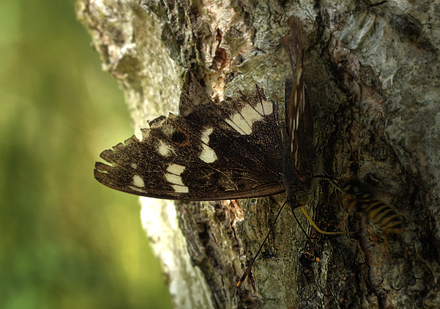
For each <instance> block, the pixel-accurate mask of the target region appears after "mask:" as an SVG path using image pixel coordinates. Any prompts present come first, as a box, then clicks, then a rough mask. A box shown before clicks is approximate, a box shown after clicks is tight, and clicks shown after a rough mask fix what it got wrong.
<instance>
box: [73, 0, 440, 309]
mask: <svg viewBox="0 0 440 309" xmlns="http://www.w3.org/2000/svg"><path fill="white" fill-rule="evenodd" d="M77 12H78V16H79V18H80V20H81V21H82V23H83V24H84V26H85V27H86V28H87V29H88V31H89V32H90V34H91V36H92V38H93V46H94V47H95V48H96V50H97V51H98V53H99V54H100V56H101V58H102V62H103V68H104V70H106V71H108V72H110V73H111V74H112V75H113V76H114V77H115V78H116V79H117V80H118V81H119V83H120V85H121V87H122V89H123V91H124V92H125V95H126V100H127V103H128V105H129V108H130V111H131V112H132V118H133V122H134V126H135V129H136V130H138V129H140V128H142V127H145V126H146V125H147V122H146V121H147V120H152V119H154V118H155V117H157V116H159V115H166V114H167V112H168V111H174V112H175V111H176V110H177V107H178V102H179V96H180V89H181V87H182V82H183V78H182V73H183V72H184V71H186V70H191V72H192V73H193V74H194V75H195V76H196V78H197V79H198V80H199V81H200V83H201V84H202V86H203V87H205V89H206V91H207V93H208V94H209V95H211V96H212V97H213V99H214V100H216V101H218V102H221V99H222V98H223V97H228V96H237V95H239V92H240V91H241V92H244V93H252V92H254V91H255V84H258V85H259V86H260V87H261V88H263V89H264V93H265V95H266V97H267V98H268V99H269V100H270V101H272V102H279V103H280V104H283V100H284V81H285V80H286V78H289V77H291V76H292V72H291V69H290V65H289V60H288V57H287V55H286V53H285V52H284V50H283V49H282V48H281V47H280V44H279V40H280V38H281V37H283V36H285V35H286V34H287V33H288V32H289V28H288V22H287V20H288V17H290V16H292V15H295V16H297V17H298V18H299V19H301V21H302V22H303V24H304V30H305V33H306V35H307V41H308V46H309V49H308V51H307V53H306V55H305V65H304V74H305V82H306V86H307V90H308V94H309V96H310V99H311V104H312V109H313V111H314V117H315V132H317V133H316V134H315V135H316V136H315V144H316V147H317V152H318V153H319V154H321V156H322V158H323V164H324V165H323V166H324V170H325V171H326V172H327V173H329V174H331V175H333V176H334V177H336V178H338V179H342V180H348V179H349V178H350V177H352V176H357V177H359V178H360V179H362V180H363V181H365V182H367V183H369V184H371V185H373V186H374V187H376V188H377V189H378V191H380V192H385V193H382V194H381V195H382V198H383V199H384V200H386V201H387V202H388V203H389V204H390V205H392V207H393V208H394V209H396V210H397V211H398V212H399V213H400V214H401V215H402V216H403V217H404V222H405V231H404V232H403V234H401V235H392V234H390V235H388V237H387V238H386V240H387V244H385V243H384V240H385V238H384V237H383V236H382V234H381V232H380V231H379V230H377V229H376V228H375V227H374V226H373V225H371V224H369V223H368V221H367V220H366V218H364V216H363V215H362V214H359V213H354V214H352V215H351V216H350V219H349V220H348V223H347V224H346V225H345V226H344V227H343V228H344V229H345V230H347V231H355V233H354V234H350V235H342V236H337V237H336V236H325V235H321V234H318V233H317V232H316V231H314V230H313V229H312V228H310V224H309V223H308V222H307V221H306V220H305V219H304V218H303V217H302V216H301V215H300V214H299V212H298V214H297V216H298V217H299V220H300V222H301V225H302V226H303V227H305V228H306V230H307V232H308V235H309V239H306V238H305V236H304V234H303V233H302V231H301V229H300V228H299V226H298V224H297V223H296V222H295V220H294V218H293V216H292V213H291V212H289V211H287V210H285V211H284V212H283V214H282V216H281V218H280V219H279V220H278V223H277V225H276V228H275V230H274V231H273V232H272V233H271V235H270V236H269V239H268V242H267V243H266V244H265V246H264V249H263V254H261V256H260V258H259V259H258V260H257V262H256V264H255V265H254V267H253V269H252V274H251V276H250V277H249V278H248V279H247V281H246V282H245V283H244V285H243V286H242V287H241V288H236V287H235V284H236V282H237V280H238V279H239V277H240V276H241V274H242V272H243V271H244V269H245V268H246V267H247V266H248V263H249V261H250V259H251V258H252V256H253V255H254V254H255V253H256V251H257V249H258V246H259V244H260V242H261V241H262V240H263V238H264V236H265V234H266V233H267V232H268V229H269V227H270V225H271V223H272V222H273V220H274V218H275V216H276V212H277V210H278V209H279V205H280V204H281V203H282V202H283V199H284V198H285V196H283V195H282V194H281V195H279V196H275V197H268V198H260V199H250V200H242V201H239V204H236V203H235V202H233V201H224V202H212V203H199V202H194V203H183V202H176V203H175V206H174V204H170V203H166V202H163V205H160V206H158V205H157V203H158V202H157V201H155V200H151V199H146V198H145V199H142V205H143V210H142V220H143V222H144V226H145V228H146V232H147V235H148V237H149V238H150V240H151V244H152V246H153V248H154V250H155V252H156V254H157V256H158V257H159V259H160V260H161V261H162V264H163V269H164V272H165V274H166V277H167V280H168V282H169V285H170V292H171V294H172V296H173V299H174V303H175V306H176V307H178V308H196V307H200V308H210V307H214V308H260V307H264V308H291V307H299V308H338V307H350V308H363V307H368V308H373V307H378V308H392V307H396V308H413V307H426V308H434V307H438V306H439V305H440V289H439V282H438V279H439V272H440V268H439V246H440V242H439V240H440V230H439V220H440V211H439V209H440V208H439V198H440V188H439V184H440V168H439V167H440V166H439V163H438V162H439V161H440V160H439V159H440V152H439V149H440V139H439V137H438V136H439V132H440V116H439V115H440V113H439V109H440V105H439V103H438V100H439V97H440V88H439V76H440V74H439V73H440V71H439V57H438V51H439V47H440V42H439V38H440V36H439V25H440V13H439V12H440V5H439V4H437V3H435V2H433V1H429V0H421V1H413V2H404V1H401V2H399V1H396V2H393V1H381V2H379V1H348V0H347V1H321V2H314V1H307V0H306V1H300V3H298V2H290V1H280V0H278V1H271V0H263V1H251V0H249V1H231V2H229V1H212V2H211V1H197V0H195V1H181V0H169V1H153V0H150V1H147V0H144V1H140V2H139V3H135V2H131V1H122V0H121V1H114V0H103V1H90V0H79V1H78V3H77ZM109 125H111V124H109ZM127 138H128V137H127ZM109 146H110V145H109ZM307 209H308V211H309V213H312V214H313V218H314V220H315V222H316V223H317V224H318V225H319V226H320V227H321V228H323V229H327V230H335V229H336V226H337V225H338V223H339V222H340V221H341V220H342V218H343V217H344V216H345V214H346V210H345V209H344V208H343V206H342V203H341V196H340V194H339V193H338V191H337V190H336V189H335V188H334V187H333V186H332V185H330V184H329V183H328V182H327V181H321V183H320V186H319V187H318V188H317V189H316V190H315V191H314V193H313V198H311V201H310V202H309V205H308V206H307ZM386 248H387V250H388V252H389V257H388V256H387V254H386ZM315 256H319V257H320V261H319V262H316V260H315V259H314V257H315Z"/></svg>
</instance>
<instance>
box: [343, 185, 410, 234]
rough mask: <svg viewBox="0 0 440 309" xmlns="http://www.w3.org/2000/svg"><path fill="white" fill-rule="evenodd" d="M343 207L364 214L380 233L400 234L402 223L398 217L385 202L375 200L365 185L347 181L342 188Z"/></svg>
mask: <svg viewBox="0 0 440 309" xmlns="http://www.w3.org/2000/svg"><path fill="white" fill-rule="evenodd" d="M342 191H343V192H344V199H343V202H344V205H345V207H346V208H347V209H349V210H353V209H356V210H357V211H359V212H362V213H365V214H366V215H367V216H368V218H369V219H370V221H371V222H372V223H374V224H375V225H376V226H377V227H379V228H380V229H381V230H382V231H384V232H388V233H398V234H400V233H402V232H403V221H402V218H401V217H400V215H399V214H398V213H397V212H396V211H395V210H394V209H392V208H391V206H389V205H388V204H386V203H385V202H383V201H381V200H379V199H377V198H376V197H375V195H374V193H373V191H371V190H370V189H369V188H368V187H367V186H366V185H364V184H363V183H361V182H360V181H357V180H352V181H349V182H348V183H347V184H346V185H345V186H344V187H343V188H342Z"/></svg>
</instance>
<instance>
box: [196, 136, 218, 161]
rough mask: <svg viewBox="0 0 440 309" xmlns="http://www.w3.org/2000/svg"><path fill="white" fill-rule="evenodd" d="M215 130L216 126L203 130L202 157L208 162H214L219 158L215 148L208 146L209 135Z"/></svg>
mask: <svg viewBox="0 0 440 309" xmlns="http://www.w3.org/2000/svg"><path fill="white" fill-rule="evenodd" d="M213 131H214V128H208V129H206V130H205V131H203V132H202V137H201V140H202V142H203V144H202V153H201V154H200V159H201V160H202V161H203V162H206V163H212V162H214V161H215V160H217V155H216V154H215V151H214V149H212V148H211V147H209V146H208V144H209V136H210V135H211V134H212V132H213Z"/></svg>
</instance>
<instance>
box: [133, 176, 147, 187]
mask: <svg viewBox="0 0 440 309" xmlns="http://www.w3.org/2000/svg"><path fill="white" fill-rule="evenodd" d="M133 185H135V186H136V187H139V188H143V187H145V183H144V180H143V179H142V178H141V176H139V175H134V176H133Z"/></svg>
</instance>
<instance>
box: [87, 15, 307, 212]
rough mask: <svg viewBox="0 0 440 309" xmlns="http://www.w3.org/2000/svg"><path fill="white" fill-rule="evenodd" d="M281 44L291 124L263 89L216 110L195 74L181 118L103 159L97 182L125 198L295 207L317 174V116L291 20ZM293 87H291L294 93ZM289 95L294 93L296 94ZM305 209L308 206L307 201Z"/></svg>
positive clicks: (159, 124)
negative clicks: (282, 199) (258, 201)
mask: <svg viewBox="0 0 440 309" xmlns="http://www.w3.org/2000/svg"><path fill="white" fill-rule="evenodd" d="M290 27H291V33H290V34H289V35H288V36H286V37H285V38H284V39H283V40H282V42H283V45H284V46H285V47H286V50H287V51H288V54H289V57H290V58H291V63H292V68H293V69H294V79H293V83H292V86H291V87H290V89H291V91H286V92H287V93H288V94H287V95H286V97H288V98H289V99H288V100H286V113H287V118H288V121H287V124H286V123H285V121H283V120H282V119H280V118H281V117H280V112H279V108H278V105H277V104H275V103H271V102H268V101H267V100H266V98H265V97H264V95H263V93H262V91H260V90H259V89H257V92H256V93H255V94H241V96H240V97H238V98H234V99H231V98H227V99H225V100H224V101H222V102H221V103H220V104H215V103H214V102H213V101H212V100H211V98H210V97H209V96H208V95H207V94H206V92H205V91H204V90H203V89H202V87H201V86H200V84H199V83H198V82H197V81H196V80H195V78H194V76H193V75H192V74H191V73H188V74H187V75H186V79H185V84H184V87H183V91H182V94H181V102H180V115H173V114H170V115H169V116H168V117H165V116H161V117H159V118H157V119H155V120H153V121H151V122H150V128H146V129H143V130H142V140H138V139H137V138H136V137H135V136H133V137H131V138H130V139H128V140H126V141H125V142H124V144H118V145H116V146H115V147H113V149H110V150H105V151H103V152H102V153H101V158H103V159H104V160H105V161H107V163H108V164H103V163H99V162H97V163H96V165H95V178H96V179H97V180H98V181H99V182H101V183H103V184H104V185H106V186H108V187H110V188H113V189H116V190H120V191H124V192H127V193H131V194H135V195H141V196H148V197H155V198H164V199H176V200H194V201H202V200H221V199H237V198H247V197H260V196H267V195H273V194H277V193H280V192H283V191H286V193H287V199H288V201H289V202H290V203H291V204H293V203H297V199H298V198H297V196H298V193H303V196H302V197H301V199H302V200H304V192H305V193H307V192H308V191H309V187H310V183H311V179H312V176H313V166H312V164H313V161H314V160H313V159H314V145H313V117H312V114H311V110H310V105H309V103H308V101H307V98H306V95H305V91H304V82H303V77H302V59H303V55H304V45H305V44H304V36H303V34H302V28H301V24H300V22H299V21H298V20H297V19H296V18H292V19H291V20H290ZM288 88H289V87H288ZM290 89H289V90H290ZM301 204H303V203H301Z"/></svg>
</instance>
